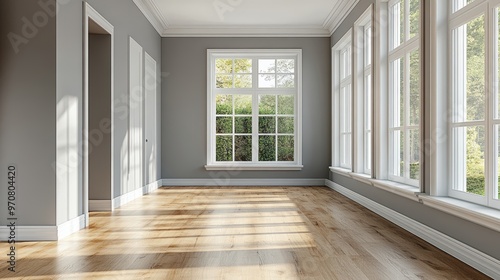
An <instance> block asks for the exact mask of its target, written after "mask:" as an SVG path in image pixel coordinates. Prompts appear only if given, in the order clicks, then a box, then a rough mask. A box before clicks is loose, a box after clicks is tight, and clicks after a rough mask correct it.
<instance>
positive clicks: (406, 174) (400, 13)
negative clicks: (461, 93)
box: [388, 0, 421, 186]
mask: <svg viewBox="0 0 500 280" xmlns="http://www.w3.org/2000/svg"><path fill="white" fill-rule="evenodd" d="M389 15H390V17H389V38H390V40H389V126H388V128H389V179H390V180H393V181H399V182H402V183H405V184H410V185H414V186H417V185H418V180H419V177H420V129H419V128H420V107H421V105H420V96H421V90H420V80H421V74H420V34H419V30H420V0H396V1H394V0H393V1H390V2H389Z"/></svg>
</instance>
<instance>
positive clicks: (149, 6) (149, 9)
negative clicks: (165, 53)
mask: <svg viewBox="0 0 500 280" xmlns="http://www.w3.org/2000/svg"><path fill="white" fill-rule="evenodd" d="M133 1H134V3H135V5H136V6H137V8H139V10H140V11H141V12H142V13H143V14H144V16H145V17H146V19H147V20H148V21H149V22H150V23H151V25H153V28H154V29H156V32H158V34H160V35H161V34H163V32H165V30H167V29H168V26H169V24H168V21H167V19H166V18H165V17H163V14H162V13H161V12H160V9H159V8H158V6H156V4H155V3H154V1H152V0H133Z"/></svg>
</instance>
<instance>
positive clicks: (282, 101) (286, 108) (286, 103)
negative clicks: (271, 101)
mask: <svg viewBox="0 0 500 280" xmlns="http://www.w3.org/2000/svg"><path fill="white" fill-rule="evenodd" d="M294 111H295V110H294V96H293V95H279V96H278V114H280V115H293V112H294Z"/></svg>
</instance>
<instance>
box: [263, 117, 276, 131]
mask: <svg viewBox="0 0 500 280" xmlns="http://www.w3.org/2000/svg"><path fill="white" fill-rule="evenodd" d="M259 133H276V117H259Z"/></svg>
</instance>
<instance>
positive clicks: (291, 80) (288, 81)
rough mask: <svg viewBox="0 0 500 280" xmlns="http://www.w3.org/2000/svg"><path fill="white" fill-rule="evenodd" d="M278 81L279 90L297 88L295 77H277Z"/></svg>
mask: <svg viewBox="0 0 500 280" xmlns="http://www.w3.org/2000/svg"><path fill="white" fill-rule="evenodd" d="M276 80H277V82H278V87H279V88H293V87H295V76H294V75H277V76H276Z"/></svg>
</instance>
